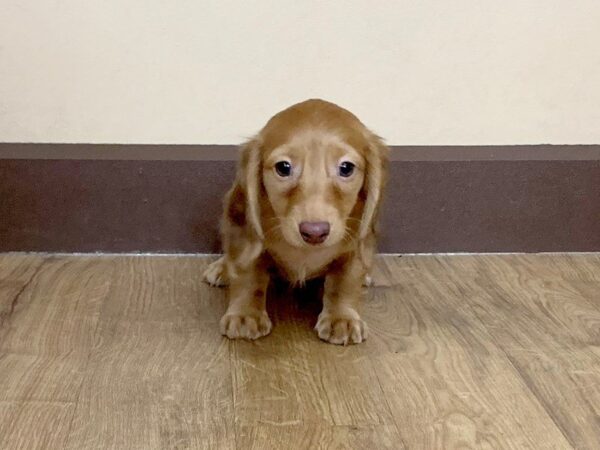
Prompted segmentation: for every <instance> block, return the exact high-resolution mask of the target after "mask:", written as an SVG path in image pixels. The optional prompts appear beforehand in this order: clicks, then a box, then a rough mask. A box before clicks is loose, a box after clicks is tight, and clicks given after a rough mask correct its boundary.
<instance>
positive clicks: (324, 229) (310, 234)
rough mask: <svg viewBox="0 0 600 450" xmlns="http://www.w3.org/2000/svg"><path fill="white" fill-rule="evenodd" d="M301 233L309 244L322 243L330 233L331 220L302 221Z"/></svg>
mask: <svg viewBox="0 0 600 450" xmlns="http://www.w3.org/2000/svg"><path fill="white" fill-rule="evenodd" d="M299 228H300V234H301V235H302V239H304V240H305V241H306V242H308V243H309V244H320V243H321V242H323V241H325V239H327V236H328V235H329V228H330V227H329V222H302V223H300V226H299Z"/></svg>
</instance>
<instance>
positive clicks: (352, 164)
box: [238, 100, 388, 248]
mask: <svg viewBox="0 0 600 450" xmlns="http://www.w3.org/2000/svg"><path fill="white" fill-rule="evenodd" d="M387 159H388V149H387V147H386V146H385V145H384V144H383V142H382V141H381V139H380V138H378V137H377V136H375V135H374V134H373V133H371V132H370V131H369V130H368V129H367V128H366V127H365V126H364V125H363V124H362V123H361V122H360V121H359V120H358V119H357V118H356V117H355V116H354V115H353V114H352V113H350V112H349V111H347V110H345V109H343V108H340V107H339V106H337V105H335V104H333V103H329V102H325V101H322V100H308V101H306V102H302V103H298V104H296V105H294V106H291V107H290V108H288V109H286V110H284V111H282V112H280V113H278V114H276V115H275V116H273V117H272V118H271V119H270V120H269V122H267V124H266V125H265V127H264V128H263V129H262V130H261V131H260V133H259V134H258V135H257V136H256V137H255V138H253V139H252V140H250V141H249V142H247V143H246V144H245V145H244V147H243V149H242V158H241V163H240V170H239V172H238V180H239V185H240V186H241V187H242V188H243V190H244V191H245V194H246V198H247V209H246V218H247V219H248V221H249V222H250V224H251V226H252V228H253V229H254V231H255V234H256V235H257V236H259V237H261V238H264V239H266V240H267V241H268V240H271V239H277V240H280V239H283V240H284V241H285V242H287V243H288V244H290V245H292V246H294V247H305V248H310V247H331V246H334V245H337V244H339V243H341V242H342V241H344V240H345V239H348V240H352V239H354V238H355V237H357V238H359V239H362V238H365V237H366V236H367V235H368V233H369V232H370V231H371V230H372V224H373V221H374V218H375V216H376V211H377V208H378V205H379V200H380V197H381V196H380V194H381V190H382V188H383V184H384V178H385V176H384V175H385V168H386V164H387Z"/></svg>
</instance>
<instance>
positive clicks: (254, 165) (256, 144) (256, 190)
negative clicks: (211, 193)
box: [237, 138, 264, 239]
mask: <svg viewBox="0 0 600 450" xmlns="http://www.w3.org/2000/svg"><path fill="white" fill-rule="evenodd" d="M241 151H242V154H241V159H240V165H239V168H238V174H237V177H238V183H239V184H240V186H241V187H242V190H243V191H244V194H245V197H246V208H245V209H246V220H247V221H248V222H249V223H250V225H251V226H252V229H253V230H254V232H255V233H256V235H257V236H258V237H259V238H260V239H263V238H264V235H263V230H262V225H261V223H260V222H261V221H260V204H259V201H260V200H259V195H260V190H261V160H260V140H259V139H258V138H253V139H251V140H249V141H248V142H246V143H245V144H243V145H242V149H241Z"/></svg>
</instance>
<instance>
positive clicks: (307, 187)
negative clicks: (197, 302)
mask: <svg viewBox="0 0 600 450" xmlns="http://www.w3.org/2000/svg"><path fill="white" fill-rule="evenodd" d="M282 161H285V162H287V164H288V168H290V167H291V170H290V173H289V174H287V173H285V172H284V173H283V176H282V172H281V170H278V167H279V168H281V164H280V165H279V166H278V165H277V164H278V163H281V162H282ZM387 161H388V148H387V147H386V146H385V145H384V144H383V142H382V140H381V139H380V138H379V137H378V136H376V135H374V134H373V133H372V132H371V131H369V130H368V129H367V128H366V127H365V126H364V125H363V124H362V123H361V122H360V121H359V120H358V119H357V118H356V117H355V116H354V115H353V114H352V113H350V112H349V111H347V110H345V109H343V108H340V107H339V106H337V105H334V104H333V103H329V102H325V101H323V100H307V101H305V102H302V103H299V104H296V105H293V106H291V107H290V108H288V109H286V110H284V111H281V112H280V113H278V114H276V115H275V116H274V117H272V118H271V119H270V120H269V122H268V123H267V124H266V125H265V127H264V128H263V129H262V130H261V131H260V132H259V133H258V134H257V135H256V136H255V137H254V138H252V139H250V140H249V141H248V142H246V143H245V144H244V145H243V146H242V149H241V158H240V161H239V164H238V171H237V176H236V179H235V182H234V184H233V186H232V188H231V189H230V191H229V192H228V194H227V196H226V198H225V204H224V206H225V211H224V215H223V221H222V240H223V246H224V251H225V255H224V256H223V257H222V258H220V259H219V260H217V261H216V262H214V263H213V264H211V265H210V266H209V267H208V269H207V270H206V272H205V273H204V278H205V280H206V281H207V282H209V283H210V284H212V285H225V284H229V286H230V287H229V289H230V292H229V295H230V299H229V307H228V309H227V312H226V313H225V315H224V316H223V318H222V319H221V323H220V326H221V332H222V334H224V335H226V336H228V337H229V338H232V339H233V338H246V339H257V338H259V337H261V336H265V335H267V334H269V332H270V331H271V321H270V320H269V317H268V315H267V311H266V308H265V302H266V299H265V295H266V291H267V285H268V283H269V277H270V273H272V271H273V269H276V270H277V271H278V272H279V273H280V274H281V275H283V276H284V277H286V278H287V279H288V280H289V281H290V282H292V283H294V284H297V283H303V282H304V281H305V280H307V279H310V278H315V277H321V276H324V277H325V284H324V294H323V310H322V312H321V313H320V314H319V317H318V320H317V324H316V327H315V329H316V330H317V332H318V335H319V337H320V338H321V339H323V340H325V341H328V342H331V343H333V344H344V345H345V344H354V343H360V342H362V341H363V340H365V339H366V332H367V328H366V325H365V323H364V322H363V320H362V319H361V318H360V315H359V306H360V302H361V299H362V297H363V295H364V293H363V289H362V284H363V282H364V281H365V279H366V278H368V273H369V271H370V268H371V265H372V262H373V256H374V252H375V221H376V217H377V212H378V209H379V203H380V199H381V192H382V189H383V186H384V181H385V178H386V171H387ZM284 164H285V163H284ZM348 165H350V166H352V167H353V171H352V173H351V174H350V175H349V176H348V175H347V172H348V171H347V170H346V171H345V172H343V171H342V168H343V167H345V168H346V169H347V167H348ZM341 167H342V168H341ZM344 175H346V176H344ZM303 222H310V223H315V222H328V223H329V234H328V236H327V237H326V239H325V240H324V241H323V242H320V243H314V242H313V243H309V242H305V239H303V236H302V234H301V232H300V228H299V227H300V224H301V223H303ZM305 237H306V235H305Z"/></svg>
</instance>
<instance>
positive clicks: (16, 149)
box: [0, 142, 600, 161]
mask: <svg viewBox="0 0 600 450" xmlns="http://www.w3.org/2000/svg"><path fill="white" fill-rule="evenodd" d="M237 148H238V147H237V146H236V145H216V144H214V145H212V144H211V145H166V144H164V145H161V144H155V145H152V144H46V143H40V144H37V143H1V142H0V159H71V160H73V159H77V160H111V161H234V160H235V159H236V158H237ZM391 149H392V153H391V158H392V161H588V160H600V145H548V144H544V145H477V146H464V145H433V146H415V145H405V146H399V145H392V146H391Z"/></svg>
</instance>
